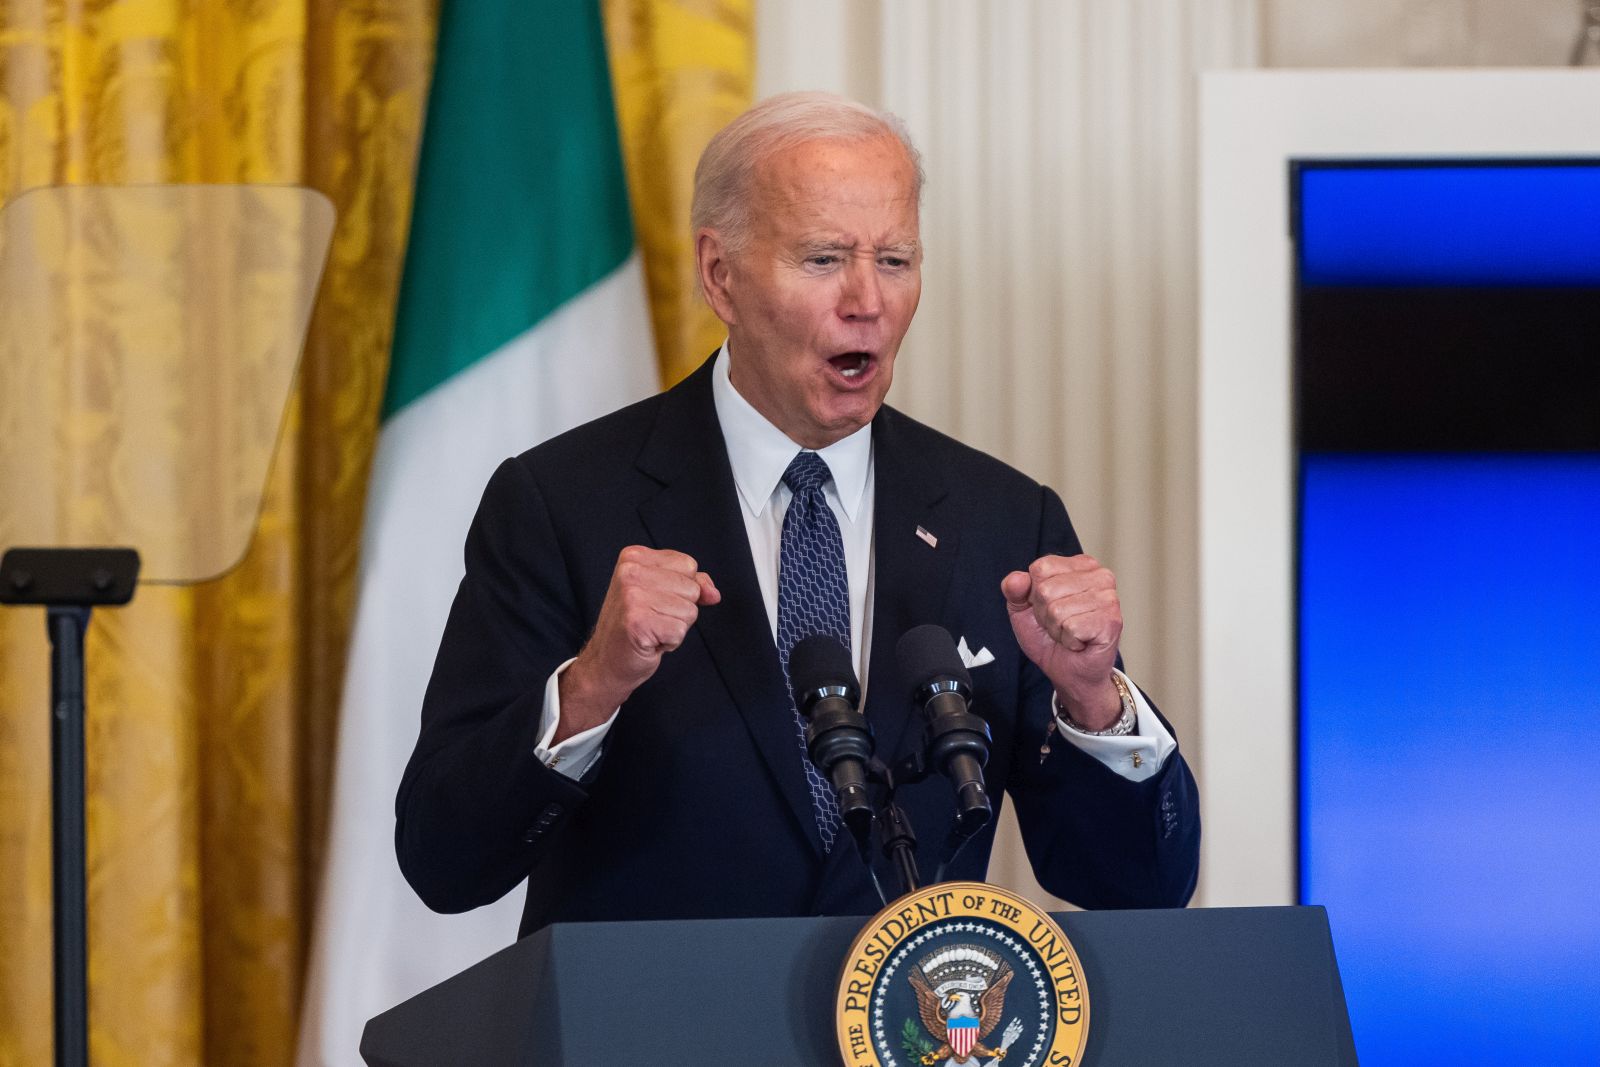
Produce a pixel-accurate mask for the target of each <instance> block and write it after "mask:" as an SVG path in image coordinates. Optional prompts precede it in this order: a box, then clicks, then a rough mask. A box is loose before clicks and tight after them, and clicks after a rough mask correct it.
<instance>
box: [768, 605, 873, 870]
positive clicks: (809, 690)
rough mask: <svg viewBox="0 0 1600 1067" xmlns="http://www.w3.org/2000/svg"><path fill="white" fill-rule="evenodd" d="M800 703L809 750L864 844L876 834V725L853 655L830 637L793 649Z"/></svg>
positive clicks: (843, 814) (792, 679)
mask: <svg viewBox="0 0 1600 1067" xmlns="http://www.w3.org/2000/svg"><path fill="white" fill-rule="evenodd" d="M789 681H790V684H791V685H792V686H793V687H794V703H795V707H797V708H799V709H800V715H801V717H802V718H804V719H805V721H806V754H807V755H809V756H810V757H811V762H812V763H814V764H816V766H817V769H818V770H819V771H821V772H822V774H823V776H824V777H826V778H827V779H828V781H829V782H830V783H832V785H833V789H834V793H835V794H836V795H837V796H838V798H839V816H840V818H841V819H842V820H843V821H844V824H845V825H846V826H847V827H848V828H849V830H850V833H851V835H852V836H853V837H854V838H855V839H856V843H857V844H858V845H860V846H861V847H862V848H865V847H866V842H867V840H868V838H869V835H870V834H871V832H872V818H873V810H872V800H871V798H870V797H869V796H868V793H867V761H868V760H870V759H871V758H872V747H873V738H872V726H871V725H870V724H869V723H868V722H867V718H866V716H865V715H863V714H861V712H860V711H859V710H858V705H859V704H860V702H861V687H860V686H859V685H858V684H857V683H856V672H855V668H854V667H852V666H851V664H850V653H849V651H848V650H846V649H845V647H844V646H843V645H842V644H840V643H839V641H838V640H836V639H835V638H832V637H827V636H825V635H821V634H818V635H815V636H812V637H807V638H805V639H804V640H802V641H800V642H799V643H798V644H796V645H795V646H794V650H793V651H791V652H790V653H789Z"/></svg>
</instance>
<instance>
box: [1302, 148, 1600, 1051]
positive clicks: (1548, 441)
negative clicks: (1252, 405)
mask: <svg viewBox="0 0 1600 1067" xmlns="http://www.w3.org/2000/svg"><path fill="white" fill-rule="evenodd" d="M1294 181H1295V183H1296V188H1295V194H1296V201H1295V202H1296V212H1297V214H1296V219H1295V232H1296V240H1297V249H1296V251H1297V259H1296V267H1297V275H1298V284H1297V288H1296V324H1295V360H1296V364H1295V366H1296V412H1297V437H1298V441H1299V475H1300V479H1299V493H1300V511H1299V522H1300V526H1299V545H1298V548H1299V571H1298V588H1297V594H1298V600H1299V608H1298V627H1299V631H1298V655H1299V663H1298V667H1299V753H1300V765H1299V799H1300V804H1299V847H1300V864H1299V868H1300V869H1299V875H1300V897H1301V900H1302V901H1303V902H1305V903H1312V904H1322V905H1325V906H1326V907H1327V908H1328V915H1329V920H1330V922H1331V924H1332V928H1333V935H1334V942H1335V946H1336V949H1337V951H1338V955H1339V963H1340V970H1341V974H1342V976H1343V979H1344V987H1345V993H1346V996H1347V999H1348V1002H1349V1007H1350V1015H1351V1023H1352V1029H1353V1032H1354V1036H1355V1041H1356V1046H1357V1051H1358V1053H1359V1055H1360V1059H1361V1063H1362V1064H1363V1065H1364V1067H1387V1065H1397V1067H1398V1065H1405V1067H1418V1065H1431V1064H1439V1065H1449V1067H1471V1065H1478V1064H1482V1065H1489V1064H1495V1065H1504V1064H1516V1065H1539V1067H1564V1065H1580V1064H1581V1065H1584V1067H1597V1065H1600V162H1594V163H1589V164H1587V165H1584V164H1582V163H1577V164H1575V163H1573V162H1572V161H1564V162H1562V163H1560V164H1559V165H1557V164H1551V163H1547V162H1535V163H1533V164H1527V163H1518V162H1514V161H1513V162H1507V163H1503V164H1493V163H1486V162H1473V163H1453V162H1450V161H1440V162H1426V163H1412V164H1403V165H1392V164H1388V165H1385V164H1378V165H1372V166H1360V165H1349V164H1345V163H1341V164H1335V165H1318V164H1306V165H1302V166H1300V167H1299V168H1297V169H1296V171H1295V175H1294Z"/></svg>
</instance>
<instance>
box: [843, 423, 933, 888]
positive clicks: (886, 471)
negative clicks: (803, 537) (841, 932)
mask: <svg viewBox="0 0 1600 1067" xmlns="http://www.w3.org/2000/svg"><path fill="white" fill-rule="evenodd" d="M872 461H873V481H874V486H875V487H874V490H873V546H872V551H873V566H874V575H873V595H872V650H871V658H870V659H869V660H868V665H867V707H866V715H867V720H868V721H869V722H870V723H871V724H872V732H873V737H874V741H875V748H876V751H877V754H878V756H879V758H881V759H882V760H883V761H884V762H885V763H891V764H892V763H893V762H894V761H895V760H896V759H898V758H899V757H900V756H901V755H902V754H903V753H904V751H905V750H906V749H907V747H908V746H910V745H912V744H915V743H916V741H917V739H918V738H920V737H921V734H922V723H921V718H920V716H919V715H918V714H917V712H916V710H915V709H914V708H913V707H912V706H911V692H910V683H909V682H908V681H907V680H906V678H905V676H904V674H903V673H902V672H901V670H900V664H899V662H898V659H897V657H896V656H895V651H894V650H895V645H896V644H897V643H898V642H899V640H900V635H901V634H903V633H905V632H906V631H907V630H909V629H911V628H912V627H914V626H921V625H922V624H924V623H929V622H938V621H939V620H940V619H941V618H943V617H944V610H943V609H944V605H945V600H946V598H947V596H948V594H949V590H950V578H951V575H952V574H953V573H954V569H955V559H956V549H957V547H958V544H959V540H960V531H959V530H958V529H957V527H956V523H955V520H954V518H953V517H952V515H951V514H950V511H949V509H947V508H944V507H941V504H942V503H944V502H945V500H946V496H947V493H946V490H945V487H944V482H943V481H942V479H941V478H940V476H939V473H938V471H936V470H935V469H934V468H932V467H930V466H929V465H928V462H927V457H926V455H925V454H922V453H919V452H918V451H917V449H916V447H915V446H914V444H913V443H912V442H910V441H907V440H906V434H905V426H904V419H903V416H901V415H900V414H899V413H897V412H895V411H893V410H891V409H888V408H884V409H882V410H880V411H879V413H878V417H877V418H876V419H875V420H874V421H873V424H872ZM919 528H921V530H922V531H923V533H925V534H927V535H928V538H924V537H922V536H919V535H918V533H917V531H918V529H919ZM930 539H931V541H933V542H936V544H934V543H930ZM866 877H867V876H866V872H865V871H863V870H862V869H861V861H860V859H859V858H858V857H857V856H856V849H855V846H854V845H853V844H852V843H851V841H850V839H849V837H848V835H844V836H841V837H839V838H838V839H837V840H836V841H835V842H834V846H833V851H832V852H831V853H830V854H829V856H828V859H827V863H826V865H825V866H824V868H823V871H822V877H821V878H820V879H819V881H818V884H817V892H816V895H815V897H814V899H813V901H812V905H813V909H814V910H815V911H817V912H819V913H823V914H826V913H828V912H831V911H836V910H838V909H840V908H841V907H847V906H850V905H851V904H852V903H854V902H857V901H859V899H860V897H859V890H860V886H861V884H862V883H864V882H865V880H866Z"/></svg>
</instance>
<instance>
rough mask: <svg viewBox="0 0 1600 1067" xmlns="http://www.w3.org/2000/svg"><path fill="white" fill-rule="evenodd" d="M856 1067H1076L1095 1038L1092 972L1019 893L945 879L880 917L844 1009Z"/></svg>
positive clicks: (847, 973)
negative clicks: (1087, 974) (1088, 975)
mask: <svg viewBox="0 0 1600 1067" xmlns="http://www.w3.org/2000/svg"><path fill="white" fill-rule="evenodd" d="M834 1017H835V1020H836V1022H837V1026H838V1035H839V1051H840V1053H841V1054H843V1056H844V1062H845V1064H846V1065H847V1067H1001V1065H1003V1067H1068V1065H1072V1064H1078V1063H1081V1062H1082V1057H1083V1047H1084V1043H1085V1042H1086V1041H1087V1040H1088V1037H1089V995H1088V992H1087V991H1086V990H1085V989H1084V985H1083V968H1082V967H1081V966H1080V965H1079V963H1078V955H1077V953H1076V952H1074V951H1073V950H1072V945H1071V943H1070V942H1068V941H1067V936H1066V935H1065V934H1063V933H1062V932H1061V928H1060V927H1059V926H1057V925H1056V924H1055V922H1054V921H1052V920H1051V918H1050V916H1048V915H1046V914H1045V913H1044V912H1042V911H1040V910H1039V909H1038V908H1036V907H1034V906H1033V905H1032V904H1030V903H1029V902H1028V901H1026V900H1024V899H1023V898H1021V897H1019V896H1017V895H1016V894H1014V893H1008V892H1006V891H1005V890H1003V889H997V888H996V887H994V886H992V885H984V884H982V883H980V882H945V883H942V884H940V885H934V886H929V887H928V888H926V889H920V890H918V891H917V892H915V893H910V894H908V895H906V896H903V897H901V898H900V899H899V900H897V901H895V902H894V903H893V904H890V905H889V906H888V907H887V908H885V909H884V910H883V911H881V912H879V913H878V914H877V915H876V916H875V917H874V918H873V919H872V921H871V922H869V923H868V924H867V927H866V929H864V930H862V931H861V933H860V934H859V935H857V937H856V939H855V943H854V944H852V945H851V946H850V954H849V956H848V957H846V959H845V963H844V971H843V973H842V974H841V975H840V977H839V995H838V998H837V1000H836V1002H835V1006H834Z"/></svg>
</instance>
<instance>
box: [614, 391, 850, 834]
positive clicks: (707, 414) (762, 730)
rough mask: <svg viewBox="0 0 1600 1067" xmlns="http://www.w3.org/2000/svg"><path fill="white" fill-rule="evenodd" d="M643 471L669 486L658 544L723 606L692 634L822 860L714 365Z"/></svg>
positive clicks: (674, 407) (688, 394)
mask: <svg viewBox="0 0 1600 1067" xmlns="http://www.w3.org/2000/svg"><path fill="white" fill-rule="evenodd" d="M638 465H639V468H640V470H642V471H644V472H645V473H646V474H648V475H650V476H651V477H652V478H654V479H656V480H657V481H659V482H661V483H662V486H663V488H662V489H661V491H660V492H659V493H657V494H656V495H655V496H653V497H651V498H650V499H649V500H647V501H645V502H644V503H643V504H642V505H641V506H640V508H639V515H640V519H641V520H642V521H643V522H644V525H645V529H647V530H648V531H649V532H650V536H651V539H652V541H653V542H654V545H655V547H657V548H671V549H676V550H677V551H679V552H687V553H688V554H689V555H691V556H693V557H694V558H695V560H696V562H697V563H698V564H699V566H700V569H701V570H703V571H705V572H706V573H707V574H709V575H711V579H712V581H714V582H716V583H717V588H718V590H719V591H721V593H722V602H721V603H720V604H717V605H715V606H712V607H707V608H704V609H702V610H701V612H700V618H699V621H697V622H696V623H695V630H696V632H697V633H699V635H700V639H701V640H702V641H703V642H704V643H705V646H706V649H707V650H708V651H709V652H710V654H711V659H712V661H713V663H715V665H716V669H717V673H718V674H719V675H720V676H721V678H722V681H723V684H724V685H726V686H727V689H728V692H729V694H731V695H732V697H733V702H734V705H735V706H736V707H737V708H738V709H739V714H740V716H741V717H742V718H743V719H744V724H745V727H746V728H747V729H748V730H749V732H750V736H751V739H752V740H753V741H754V742H755V746H756V748H757V749H758V750H759V751H760V753H761V755H762V758H763V760H764V761H765V762H766V765H767V770H768V771H769V772H770V773H771V775H772V777H773V779H774V781H775V783H776V785H777V788H778V791H779V792H780V793H781V794H782V795H783V798H784V800H785V801H787V803H788V807H789V808H790V810H791V812H792V814H793V815H794V817H795V819H796V820H797V821H798V823H799V829H800V830H801V832H802V833H804V834H805V836H806V840H808V841H810V842H811V847H812V848H813V850H814V851H815V852H816V853H817V854H818V855H821V853H822V839H821V837H820V836H819V835H818V833H817V821H816V815H815V813H814V811H813V809H812V805H811V794H810V791H809V789H808V788H807V786H806V780H805V771H804V769H803V768H802V767H801V763H800V745H799V740H798V738H797V736H796V733H795V725H794V713H793V711H792V710H791V708H790V703H789V699H788V696H787V693H786V691H785V687H784V684H783V669H782V667H781V666H780V665H779V663H778V653H777V649H776V648H775V647H774V645H773V643H772V638H771V633H772V629H771V626H770V625H769V623H768V621H767V613H766V606H765V604H764V603H763V601H762V599H761V587H760V586H759V585H758V584H757V582H756V572H755V565H754V564H753V563H752V561H751V558H750V542H749V539H748V538H747V537H746V535H745V528H744V519H743V517H742V516H741V515H740V514H739V500H738V494H737V492H736V490H735V489H734V484H733V471H732V468H731V467H729V465H728V454H727V448H726V446H725V444H724V443H723V439H722V433H721V431H720V429H719V425H718V422H717V416H716V406H715V404H714V403H713V401H712V397H711V362H710V361H708V362H707V363H705V364H704V365H703V366H702V367H701V368H700V369H699V370H698V371H696V372H695V373H694V374H693V375H692V376H691V377H690V378H689V379H688V380H687V381H685V382H684V383H683V384H682V385H681V386H679V387H678V388H677V389H674V390H673V391H672V392H671V393H670V394H669V395H668V396H667V398H666V401H665V403H664V404H663V406H662V411H661V415H660V417H659V418H658V420H657V423H656V426H655V429H654V431H653V432H652V434H651V436H650V440H649V441H648V443H647V444H646V445H645V448H644V450H643V452H641V453H640V457H639V464H638Z"/></svg>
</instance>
